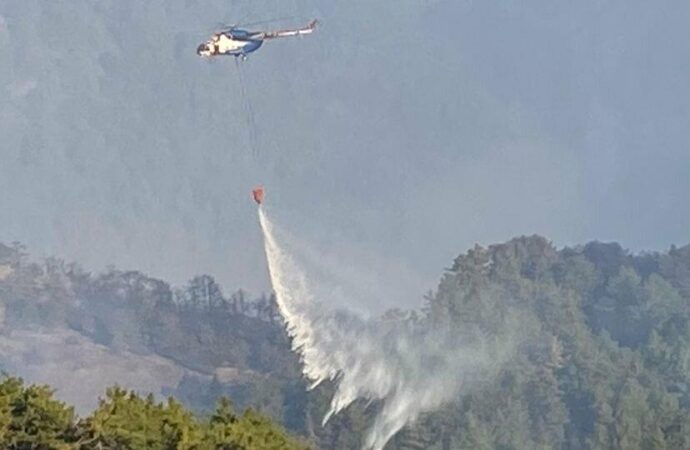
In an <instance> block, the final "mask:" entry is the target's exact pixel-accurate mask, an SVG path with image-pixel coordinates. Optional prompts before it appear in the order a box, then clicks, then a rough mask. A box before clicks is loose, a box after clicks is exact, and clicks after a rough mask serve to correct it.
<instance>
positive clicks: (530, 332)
mask: <svg viewBox="0 0 690 450" xmlns="http://www.w3.org/2000/svg"><path fill="white" fill-rule="evenodd" d="M427 310H428V318H429V320H431V321H432V322H436V323H439V322H445V323H451V324H453V326H456V327H458V328H467V327H475V328H477V329H479V330H480V331H481V332H483V333H486V334H487V335H496V334H500V333H505V332H506V330H509V333H512V337H513V338H514V339H515V340H517V341H518V342H519V343H520V346H519V350H518V351H517V352H516V354H515V356H514V358H513V359H512V360H511V361H510V363H509V364H507V365H506V367H505V368H504V370H503V371H502V373H501V375H500V376H499V378H498V379H497V380H491V381H490V382H488V383H484V384H481V383H480V384H477V385H474V386H472V385H470V386H468V387H467V388H466V390H465V392H464V395H463V396H461V398H458V399H455V400H454V401H453V402H451V403H449V405H448V406H447V407H445V408H444V409H443V410H441V411H438V412H435V413H433V414H428V415H427V416H425V417H423V418H422V419H421V420H420V421H419V422H418V423H417V424H415V425H413V426H411V427H408V428H407V429H406V430H404V431H403V432H402V433H400V434H399V435H398V436H397V437H396V438H395V442H394V443H393V444H392V445H391V446H390V448H418V449H439V450H450V449H453V450H456V449H467V450H469V449H473V450H477V449H485V450H490V449H515V450H518V449H568V450H571V449H572V450H576V449H591V450H610V449H640V450H663V449H666V450H680V449H687V448H690V246H686V247H683V248H676V247H672V248H671V249H670V251H668V252H667V253H644V254H639V255H633V254H630V253H629V252H627V251H625V250H624V249H623V248H622V247H621V246H620V245H618V244H615V243H614V244H604V243H598V242H593V243H590V244H587V245H585V246H581V247H576V248H565V249H561V250H558V249H556V248H555V247H554V246H553V245H552V244H551V243H550V242H548V241H547V240H546V239H544V238H541V237H537V236H534V237H523V238H518V239H513V240H512V241H510V242H508V243H505V244H499V245H492V246H490V247H488V248H483V247H476V248H474V249H472V250H470V251H469V252H467V253H466V254H464V255H461V256H459V257H458V258H457V259H456V260H455V262H454V264H453V266H452V267H451V268H450V269H449V270H448V271H447V273H446V274H445V275H444V277H443V279H442V280H441V283H440V285H439V288H438V291H437V292H436V293H435V294H434V295H433V296H430V298H429V301H428V305H427ZM516 318H517V323H518V325H519V327H518V332H517V333H516V332H515V328H514V322H515V319H516ZM509 335H510V334H509Z"/></svg>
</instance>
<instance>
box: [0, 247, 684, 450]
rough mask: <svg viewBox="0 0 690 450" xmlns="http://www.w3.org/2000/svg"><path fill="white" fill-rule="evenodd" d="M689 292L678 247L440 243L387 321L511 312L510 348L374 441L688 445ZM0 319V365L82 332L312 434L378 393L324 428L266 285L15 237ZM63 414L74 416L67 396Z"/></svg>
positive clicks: (352, 428) (35, 363)
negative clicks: (56, 253) (418, 283)
mask: <svg viewBox="0 0 690 450" xmlns="http://www.w3.org/2000/svg"><path fill="white" fill-rule="evenodd" d="M689 300H690V246H686V247H682V248H677V247H672V248H671V249H670V250H669V251H668V252H663V253H643V254H631V253H629V252H627V251H626V250H624V249H623V248H622V247H621V246H620V245H618V244H615V243H600V242H592V243H589V244H586V245H584V246H578V247H572V248H569V247H568V248H563V249H557V248H555V247H554V246H553V244H551V243H550V242H549V241H548V240H546V239H544V238H542V237H538V236H532V237H520V238H515V239H513V240H511V241H509V242H506V243H504V244H497V245H492V246H489V247H480V246H477V247H475V248H473V249H471V250H469V251H468V252H466V253H464V254H462V255H460V256H458V257H457V258H456V259H455V261H454V262H453V264H452V266H451V267H450V268H449V269H447V270H446V272H445V274H444V275H443V277H442V278H441V281H440V283H439V286H438V288H437V289H436V290H435V292H432V293H430V294H429V295H428V296H427V298H426V304H425V307H424V308H423V310H421V311H411V312H410V311H390V312H388V313H387V314H386V315H385V318H384V319H385V320H388V321H391V320H393V321H395V320H397V321H415V322H416V323H418V324H422V326H437V325H439V324H442V323H443V324H450V325H451V326H452V327H455V328H457V329H459V330H462V329H470V328H471V329H473V330H477V332H480V333H484V334H485V335H488V336H490V335H492V334H494V333H500V332H501V330H505V329H506V323H509V322H515V320H518V321H519V322H518V323H519V325H520V327H519V328H520V330H521V334H520V339H519V343H520V345H519V348H518V349H517V350H516V351H515V352H514V355H513V356H512V357H511V358H510V361H509V362H508V363H507V364H506V365H505V366H504V367H503V368H502V370H501V372H500V374H499V376H498V377H497V379H495V380H489V381H488V382H486V383H482V384H478V385H475V386H473V387H472V388H471V389H468V390H467V391H465V392H463V393H462V394H461V395H460V396H459V397H458V398H449V399H448V403H447V404H446V405H445V406H444V407H443V408H441V409H440V410H439V411H436V412H433V413H429V414H425V415H424V416H422V417H421V418H420V419H419V420H417V421H416V422H415V423H413V424H410V425H409V426H407V427H406V428H405V429H403V431H401V432H400V433H398V435H397V436H396V437H395V438H394V439H393V440H392V441H391V442H390V443H389V445H388V446H387V448H388V449H438V450H449V449H516V450H517V449H526V448H531V449H573V450H574V449H583V448H584V449H602V450H603V449H682V448H690V410H689V408H690V391H689V384H688V383H689V382H690V380H689V379H688V378H689V374H690V371H689V370H688V369H689V367H688V364H690V350H689V349H690V346H689V345H688V343H690V308H688V305H689ZM0 323H1V324H2V325H1V327H0V330H1V331H0V365H1V366H2V367H4V368H5V370H7V371H10V372H12V373H20V374H21V373H22V371H26V370H27V369H26V368H27V367H34V368H40V367H48V366H46V365H45V364H46V361H48V362H50V363H51V364H53V365H54V364H55V362H54V361H49V360H48V359H47V357H46V356H45V355H41V354H40V348H39V347H40V346H39V345H38V344H35V343H34V344H32V345H33V347H31V350H30V351H29V350H26V348H27V347H21V348H23V349H24V350H22V354H21V355H19V356H18V355H17V350H16V349H17V348H19V347H16V345H17V344H16V341H17V340H20V339H23V338H26V337H27V336H29V334H28V333H30V332H31V333H39V332H40V333H43V334H45V335H49V334H51V333H53V335H55V334H59V333H71V334H69V339H77V340H78V341H77V342H79V343H80V345H81V346H82V347H84V348H85V346H86V343H90V344H89V345H96V346H99V347H98V348H101V349H107V351H108V352H113V353H117V354H119V355H124V354H126V355H133V356H132V358H134V357H135V356H137V357H142V358H143V357H146V358H160V360H161V361H163V360H164V361H167V362H168V363H169V364H171V365H174V366H175V367H176V368H178V369H179V370H181V371H182V372H180V373H181V375H180V376H179V377H177V378H174V379H172V381H171V382H170V383H169V384H168V385H166V386H159V388H160V391H159V392H157V394H172V395H174V396H175V397H176V398H178V399H179V401H181V402H182V403H183V404H185V405H186V406H187V407H189V408H191V409H192V410H193V411H196V412H198V413H201V412H206V413H210V412H212V411H213V410H214V404H215V403H216V401H217V399H218V398H220V397H222V396H228V397H230V398H231V399H232V400H233V402H234V403H235V404H236V405H238V407H239V408H242V409H244V408H246V407H249V406H251V407H253V408H255V409H257V410H259V411H261V412H263V413H265V414H267V415H268V416H270V417H272V418H274V419H277V420H279V421H281V422H282V423H283V425H284V426H285V427H286V428H288V429H289V430H292V431H293V432H295V433H299V434H301V435H303V436H305V438H306V439H309V440H311V442H313V443H314V444H315V446H317V447H319V448H324V449H352V448H357V447H358V446H360V445H361V438H362V432H363V430H364V429H365V428H366V426H367V422H368V421H369V420H370V418H371V416H372V414H373V412H374V411H375V410H376V408H378V407H380V405H377V404H375V403H374V404H371V405H369V404H366V403H359V402H358V403H356V404H354V405H353V406H352V407H350V408H349V409H348V410H346V411H345V412H344V413H342V414H340V415H338V416H336V417H334V418H333V419H332V420H331V421H330V422H329V423H328V424H327V425H326V426H325V427H322V426H321V424H320V419H321V417H322V414H323V412H324V411H325V410H326V409H327V402H328V399H329V395H330V393H331V386H329V385H328V384H325V385H322V386H319V387H318V388H317V389H315V390H313V391H307V389H306V388H307V386H306V384H305V382H304V381H303V380H302V378H301V376H300V365H299V360H298V358H297V357H296V356H295V355H294V354H293V353H292V352H290V349H289V348H290V347H289V344H290V343H289V339H288V338H287V336H286V334H285V332H284V328H283V323H282V321H281V318H280V317H279V315H278V314H277V310H276V307H275V302H274V301H273V299H272V298H271V297H270V296H266V297H261V298H258V299H249V298H248V296H247V295H246V294H245V293H243V292H242V291H238V292H236V293H234V294H232V295H227V294H224V293H223V291H222V289H221V288H220V286H218V284H217V283H216V282H215V281H214V280H213V279H212V278H211V277H208V276H203V275H202V276H199V277H195V278H194V279H192V280H191V281H190V282H189V283H188V284H187V285H186V286H183V287H181V288H172V287H171V286H170V285H168V284H167V283H165V282H163V281H161V280H157V279H152V278H150V277H147V276H146V275H144V274H142V273H139V272H135V271H120V270H115V269H112V270H109V271H107V272H106V273H102V274H92V273H89V272H87V271H85V270H84V269H82V268H80V267H79V266H78V265H76V264H68V263H65V262H64V261H60V260H57V259H47V260H44V261H40V262H32V261H30V260H29V258H28V256H27V255H26V251H25V249H24V248H23V247H22V246H21V245H19V244H14V245H1V246H0ZM27 330H29V331H27ZM39 342H42V341H39ZM84 351H85V350H84ZM157 361H158V360H157ZM69 363H70V361H64V364H69ZM71 363H74V361H72V362H71ZM42 364H44V365H42ZM51 367H56V366H51ZM31 373H36V371H34V372H31ZM4 383H5V384H4V385H3V386H6V387H7V386H10V385H12V383H15V384H14V385H16V383H17V382H16V380H14V379H6V380H5V382H4ZM8 383H9V384H8ZM14 385H13V386H14ZM10 388H11V389H15V390H16V389H19V388H16V387H15V388H12V387H11V386H10V387H7V389H10ZM22 389H24V388H22ZM30 389H34V388H30ZM60 392H61V391H60V387H59V386H58V392H57V395H58V396H60ZM115 394H117V395H121V396H127V395H129V394H127V393H126V391H117V390H116V391H110V394H109V395H110V396H109V397H106V399H105V402H106V403H105V404H107V402H109V401H110V402H112V401H115V400H114V398H113V397H112V396H113V395H115ZM116 397H117V396H116ZM137 401H141V402H146V401H148V400H146V399H141V398H140V399H139V400H137ZM151 401H153V400H151ZM103 404H104V403H103V402H102V403H101V405H100V406H98V408H103ZM153 404H155V402H154V403H153ZM170 405H172V406H170ZM60 408H63V407H62V406H60ZM156 408H162V409H161V411H163V410H165V411H167V412H165V414H172V412H170V411H169V410H167V409H166V408H168V409H169V408H173V409H175V408H181V406H179V405H178V404H177V403H171V404H168V406H165V405H162V406H161V405H159V406H156ZM58 409H59V408H58ZM3 411H7V409H6V408H5V409H3V408H0V420H6V419H2V417H3V416H2V414H3ZM96 411H98V409H97V410H96ZM179 411H182V409H179ZM88 412H89V411H87V413H88ZM5 414H6V413H5ZM60 414H61V415H59V416H60V417H62V419H59V420H62V421H63V422H64V423H70V424H72V423H76V422H74V420H75V419H74V418H73V417H74V413H73V412H66V413H64V414H63V413H60ZM97 414H98V412H95V413H93V416H89V417H96V416H97ZM161 414H163V413H161ZM175 414H178V413H175ZM179 414H182V416H184V414H189V413H186V412H185V413H184V414H183V413H182V412H179ZM182 416H180V417H182ZM184 417H186V416H184ZM190 417H191V416H190ZM152 420H158V419H152ZM190 420H191V419H190ZM60 423H62V422H60ZM207 426H208V424H204V423H201V422H194V425H193V427H197V428H195V429H203V428H204V427H207ZM199 427H200V428H199ZM77 428H79V427H77ZM77 431H79V430H77ZM77 431H74V430H72V431H70V433H75V432H77ZM1 432H2V431H0V433H1ZM82 432H83V431H82ZM200 433H201V434H202V435H203V432H200ZM75 436H76V435H74V436H73V437H74V438H75V439H81V437H78V436H76V437H75ZM1 438H2V437H1V436H0V439H1ZM49 438H50V437H47V438H46V439H49ZM50 439H52V438H50ZM185 448H187V447H185Z"/></svg>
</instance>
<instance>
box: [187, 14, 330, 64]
mask: <svg viewBox="0 0 690 450" xmlns="http://www.w3.org/2000/svg"><path fill="white" fill-rule="evenodd" d="M316 23H317V22H316V20H312V21H311V22H309V24H308V25H307V26H306V27H304V28H297V29H293V30H278V31H247V30H242V29H239V28H236V27H230V28H228V29H227V30H223V31H218V32H216V33H214V34H213V36H211V39H209V40H208V41H206V42H204V43H202V44H200V45H199V46H198V47H197V49H196V53H197V55H199V56H202V57H204V58H213V57H216V56H234V57H236V58H240V59H242V60H245V59H247V55H248V54H250V53H252V52H255V51H257V50H258V49H259V47H261V46H262V45H263V43H264V41H267V40H270V39H277V38H283V37H290V36H301V35H305V34H311V33H313V32H314V30H315V29H316Z"/></svg>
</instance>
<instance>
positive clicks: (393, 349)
mask: <svg viewBox="0 0 690 450" xmlns="http://www.w3.org/2000/svg"><path fill="white" fill-rule="evenodd" d="M259 220H260V222H261V227H262V229H263V233H264V243H265V251H266V257H267V260H268V266H269V271H270V277H271V282H272V284H273V289H274V290H275V293H276V297H277V302H278V306H279V308H280V311H281V314H282V315H283V318H284V319H285V321H286V323H287V330H288V333H289V335H290V336H291V338H292V346H293V350H295V351H296V352H298V353H299V354H300V356H301V359H302V363H303V372H304V375H305V376H306V378H307V379H308V380H310V381H311V383H312V384H311V386H312V388H313V387H315V386H317V385H318V384H319V383H321V382H322V381H324V380H333V381H334V382H335V386H336V391H335V394H334V396H333V398H332V400H331V404H330V410H329V411H328V413H327V414H326V416H325V417H324V424H325V423H326V422H327V421H328V419H329V418H330V417H331V416H332V415H334V414H337V413H338V412H340V411H342V410H343V409H344V408H346V407H347V406H348V405H350V404H351V403H352V402H354V401H355V400H357V399H366V400H373V401H379V402H380V405H381V407H380V409H379V410H378V413H377V416H376V418H375V420H374V422H373V424H372V426H371V428H370V429H369V430H368V433H367V435H366V437H365V441H364V448H365V449H372V450H380V449H382V448H383V447H384V446H385V444H386V442H388V440H389V439H390V438H391V437H392V436H393V435H394V434H395V433H396V432H398V431H399V430H400V429H401V428H402V427H404V426H405V425H406V424H408V423H410V422H413V421H414V420H415V419H416V418H417V417H418V416H419V415H420V414H421V413H424V412H430V411H433V410H435V409H437V408H438V407H439V406H441V405H443V404H444V403H446V402H449V401H452V400H454V399H456V398H457V397H458V395H459V394H460V393H461V391H466V390H467V389H470V388H471V386H472V385H473V384H474V383H475V382H476V381H477V380H478V379H487V378H489V377H491V375H492V374H494V373H495V372H496V371H497V370H498V368H499V366H500V362H501V361H504V360H505V359H506V357H507V355H508V354H509V353H510V352H511V350H510V348H509V346H507V345H498V343H497V342H495V341H494V342H492V341H491V340H490V339H488V338H486V337H481V336H479V337H477V336H474V337H472V336H467V335H466V334H465V335H463V333H461V332H457V330H452V332H451V330H448V329H439V328H438V327H435V328H433V329H431V327H428V326H422V325H420V324H418V323H415V322H414V321H404V320H400V321H395V320H393V321H386V320H381V319H364V318H361V317H360V316H357V315H355V314H353V313H348V312H343V311H336V310H333V309H331V308H328V307H326V306H325V305H324V303H323V302H321V301H319V299H317V298H314V294H313V293H314V292H315V290H314V289H313V286H312V285H311V284H313V283H314V281H313V280H311V279H308V278H307V275H306V274H305V273H304V271H303V270H302V268H301V266H300V265H299V264H298V263H297V262H296V260H295V259H294V258H293V257H292V256H291V254H290V253H289V252H288V251H287V250H286V249H285V247H284V246H282V245H281V244H279V243H278V239H277V236H280V237H281V238H282V237H283V235H282V234H281V233H278V232H277V231H276V229H275V226H274V225H273V223H272V222H271V221H270V220H269V219H268V218H267V216H266V214H265V213H264V211H263V210H262V208H259ZM319 292H321V290H320V291H319Z"/></svg>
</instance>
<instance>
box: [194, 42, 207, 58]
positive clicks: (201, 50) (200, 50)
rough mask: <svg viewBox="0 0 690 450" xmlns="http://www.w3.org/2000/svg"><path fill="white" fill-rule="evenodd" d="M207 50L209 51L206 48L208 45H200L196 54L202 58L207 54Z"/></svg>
mask: <svg viewBox="0 0 690 450" xmlns="http://www.w3.org/2000/svg"><path fill="white" fill-rule="evenodd" d="M207 50H208V47H206V44H200V45H199V46H198V47H197V48H196V54H197V55H199V56H201V55H202V53H203V52H205V51H207Z"/></svg>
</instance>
